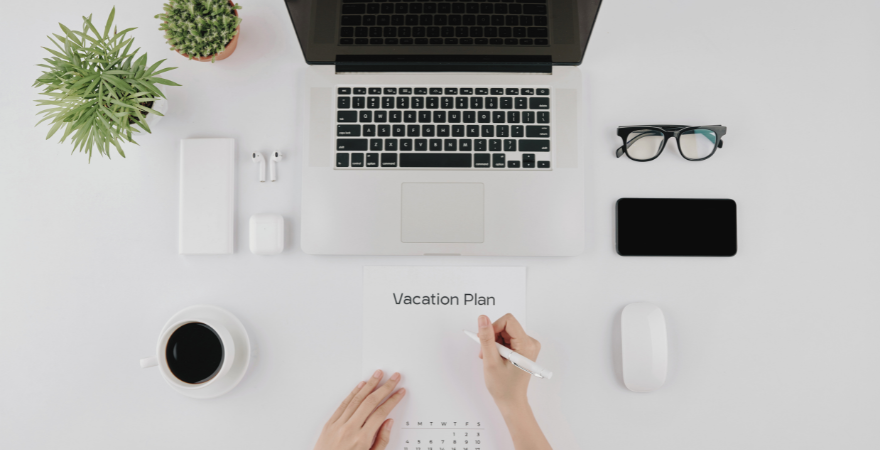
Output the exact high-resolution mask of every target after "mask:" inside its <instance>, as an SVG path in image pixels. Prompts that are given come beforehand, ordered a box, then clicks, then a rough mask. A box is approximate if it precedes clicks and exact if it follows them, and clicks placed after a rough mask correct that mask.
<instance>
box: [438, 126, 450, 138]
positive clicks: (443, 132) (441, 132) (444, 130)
mask: <svg viewBox="0 0 880 450" xmlns="http://www.w3.org/2000/svg"><path fill="white" fill-rule="evenodd" d="M437 136H438V137H449V125H437Z"/></svg>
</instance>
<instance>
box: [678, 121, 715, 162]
mask: <svg viewBox="0 0 880 450" xmlns="http://www.w3.org/2000/svg"><path fill="white" fill-rule="evenodd" d="M678 142H679V146H680V147H681V154H682V155H684V157H685V158H687V159H704V158H708V157H709V156H711V155H712V152H714V151H715V145H716V144H717V143H718V138H717V137H716V136H715V132H714V131H712V130H707V129H705V128H697V129H695V130H689V131H685V132H684V133H681V135H680V136H679V139H678Z"/></svg>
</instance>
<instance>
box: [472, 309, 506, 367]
mask: <svg viewBox="0 0 880 450" xmlns="http://www.w3.org/2000/svg"><path fill="white" fill-rule="evenodd" d="M477 324H478V326H479V330H478V331H477V336H479V337H480V352H481V353H482V354H483V363H490V364H500V363H501V355H500V354H499V353H498V347H495V330H494V329H493V328H492V325H491V323H490V322H489V318H488V317H486V316H480V317H479V319H477Z"/></svg>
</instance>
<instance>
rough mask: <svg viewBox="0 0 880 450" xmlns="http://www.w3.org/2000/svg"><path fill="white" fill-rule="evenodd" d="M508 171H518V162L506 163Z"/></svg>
mask: <svg viewBox="0 0 880 450" xmlns="http://www.w3.org/2000/svg"><path fill="white" fill-rule="evenodd" d="M507 168H508V169H519V161H507Z"/></svg>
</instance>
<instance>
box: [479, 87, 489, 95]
mask: <svg viewBox="0 0 880 450" xmlns="http://www.w3.org/2000/svg"><path fill="white" fill-rule="evenodd" d="M477 95H489V89H488V88H477Z"/></svg>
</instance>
